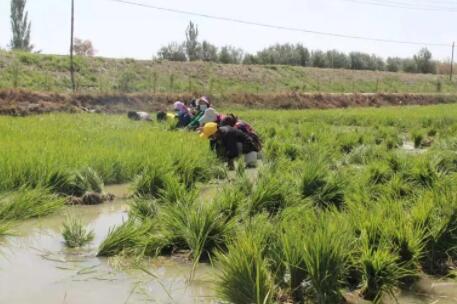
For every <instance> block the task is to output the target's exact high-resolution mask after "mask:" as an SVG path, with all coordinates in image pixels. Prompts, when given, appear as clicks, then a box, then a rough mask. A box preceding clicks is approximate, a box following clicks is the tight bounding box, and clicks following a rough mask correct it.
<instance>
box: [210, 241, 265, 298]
mask: <svg viewBox="0 0 457 304" xmlns="http://www.w3.org/2000/svg"><path fill="white" fill-rule="evenodd" d="M260 238H261V236H260ZM263 246H264V244H263V242H261V241H259V236H252V235H250V234H243V235H241V236H240V237H238V238H237V239H235V240H234V241H233V243H230V244H229V246H228V250H227V253H225V254H224V253H219V254H218V255H217V261H218V266H219V268H220V269H221V272H220V274H219V280H218V282H217V284H218V287H217V293H218V295H219V297H220V298H221V299H222V300H224V301H227V302H229V303H234V304H245V303H255V304H268V303H272V300H273V297H274V283H273V279H272V275H271V273H270V271H269V265H268V262H267V260H266V259H265V258H264V256H263V252H264V248H263Z"/></svg>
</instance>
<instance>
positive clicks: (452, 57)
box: [451, 42, 455, 81]
mask: <svg viewBox="0 0 457 304" xmlns="http://www.w3.org/2000/svg"><path fill="white" fill-rule="evenodd" d="M454 49H455V42H452V56H451V81H452V76H453V74H454Z"/></svg>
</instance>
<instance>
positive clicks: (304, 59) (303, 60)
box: [295, 44, 310, 66]
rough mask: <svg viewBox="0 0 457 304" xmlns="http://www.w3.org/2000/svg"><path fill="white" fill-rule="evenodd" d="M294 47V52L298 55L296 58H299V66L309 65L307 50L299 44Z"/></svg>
mask: <svg viewBox="0 0 457 304" xmlns="http://www.w3.org/2000/svg"><path fill="white" fill-rule="evenodd" d="M295 47H296V52H297V54H298V57H299V58H300V65H301V66H307V65H309V61H310V54H309V50H308V49H307V48H305V47H304V46H303V45H301V44H297V45H296V46H295Z"/></svg>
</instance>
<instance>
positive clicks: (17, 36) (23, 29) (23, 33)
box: [10, 0, 33, 52]
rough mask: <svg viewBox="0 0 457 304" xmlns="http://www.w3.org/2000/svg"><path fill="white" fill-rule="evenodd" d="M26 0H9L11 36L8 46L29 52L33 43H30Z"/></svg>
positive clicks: (29, 23)
mask: <svg viewBox="0 0 457 304" xmlns="http://www.w3.org/2000/svg"><path fill="white" fill-rule="evenodd" d="M26 3H27V1H26V0H11V28H12V31H13V37H12V38H11V42H10V47H11V48H12V49H14V50H23V51H27V52H30V51H31V50H32V49H33V45H32V44H31V43H30V33H31V27H32V25H31V22H30V21H29V18H28V15H29V14H28V12H26V11H25V5H26Z"/></svg>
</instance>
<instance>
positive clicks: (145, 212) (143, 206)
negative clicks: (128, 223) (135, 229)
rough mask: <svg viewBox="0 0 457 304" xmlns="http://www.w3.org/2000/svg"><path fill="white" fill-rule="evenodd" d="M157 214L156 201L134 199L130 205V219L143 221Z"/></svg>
mask: <svg viewBox="0 0 457 304" xmlns="http://www.w3.org/2000/svg"><path fill="white" fill-rule="evenodd" d="M157 213H158V204H157V201H156V200H151V199H144V198H135V199H134V200H133V202H132V203H130V208H129V216H130V217H132V218H136V219H140V220H145V219H148V218H153V217H155V216H156V215H157Z"/></svg>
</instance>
